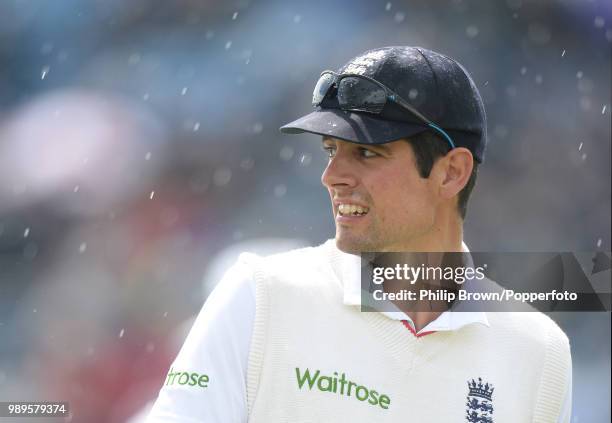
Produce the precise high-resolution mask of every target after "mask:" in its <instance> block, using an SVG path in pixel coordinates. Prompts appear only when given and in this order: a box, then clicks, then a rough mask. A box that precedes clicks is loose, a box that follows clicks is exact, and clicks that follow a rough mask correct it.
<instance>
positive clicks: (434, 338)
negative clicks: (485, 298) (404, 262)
mask: <svg viewBox="0 0 612 423" xmlns="http://www.w3.org/2000/svg"><path fill="white" fill-rule="evenodd" d="M248 260H250V261H251V265H252V266H253V268H254V275H255V280H256V287H257V289H256V295H257V296H256V315H255V323H254V327H253V337H252V339H251V348H250V355H249V364H248V376H247V400H248V407H249V422H253V423H260V422H262V423H263V422H265V423H269V422H291V423H297V422H304V423H305V422H342V421H350V422H406V421H409V422H418V423H425V422H481V423H492V422H495V423H520V422H551V423H552V422H557V421H558V417H559V415H560V414H561V412H562V405H563V401H564V395H565V392H566V391H567V388H568V384H569V383H570V380H569V378H568V374H569V373H570V372H569V369H570V368H571V358H570V350H569V343H568V340H567V337H566V336H565V334H564V333H563V332H562V331H561V330H560V329H559V328H558V326H557V325H556V324H555V323H554V322H553V321H552V320H550V319H549V318H548V317H546V316H545V315H543V314H541V313H487V316H488V321H489V327H486V326H484V325H468V326H464V327H463V328H461V329H459V330H456V331H440V332H435V333H432V334H429V335H426V336H422V337H415V336H406V328H405V326H404V325H403V324H402V323H401V322H399V321H397V320H392V319H389V318H387V317H386V316H384V315H382V314H381V313H375V312H370V313H362V312H360V310H359V307H357V306H352V307H347V306H345V305H343V292H344V289H343V285H342V280H341V278H340V277H339V276H340V275H341V272H342V270H341V268H340V253H339V252H338V250H337V249H336V248H335V246H334V245H333V242H332V243H330V242H328V243H326V244H324V245H323V246H321V247H317V248H307V249H302V250H296V251H293V252H290V253H284V254H281V255H276V256H271V257H268V258H264V259H260V258H257V257H255V256H251V257H250V258H249V259H248Z"/></svg>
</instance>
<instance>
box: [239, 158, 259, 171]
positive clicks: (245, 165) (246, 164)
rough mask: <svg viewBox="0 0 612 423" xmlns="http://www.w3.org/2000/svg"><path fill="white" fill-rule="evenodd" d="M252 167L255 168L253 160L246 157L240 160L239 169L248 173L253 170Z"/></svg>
mask: <svg viewBox="0 0 612 423" xmlns="http://www.w3.org/2000/svg"><path fill="white" fill-rule="evenodd" d="M253 167H255V160H253V159H252V158H250V157H246V158H244V159H242V160H240V169H242V170H244V171H247V172H248V171H249V170H251V169H253Z"/></svg>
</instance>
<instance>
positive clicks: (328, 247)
mask: <svg viewBox="0 0 612 423" xmlns="http://www.w3.org/2000/svg"><path fill="white" fill-rule="evenodd" d="M332 243H333V240H328V241H326V242H324V243H323V244H320V245H318V246H314V247H312V246H311V247H303V248H296V249H293V250H289V251H284V252H282V253H276V254H271V255H267V256H258V255H256V254H251V253H243V254H241V255H240V258H239V262H241V263H242V264H244V265H247V266H249V267H251V268H252V269H253V270H254V271H260V272H265V273H266V274H268V275H273V274H278V273H285V272H291V273H294V274H295V273H296V272H300V271H307V270H309V269H316V268H319V267H321V266H322V265H325V264H326V263H329V260H330V253H331V251H332V249H333V245H332Z"/></svg>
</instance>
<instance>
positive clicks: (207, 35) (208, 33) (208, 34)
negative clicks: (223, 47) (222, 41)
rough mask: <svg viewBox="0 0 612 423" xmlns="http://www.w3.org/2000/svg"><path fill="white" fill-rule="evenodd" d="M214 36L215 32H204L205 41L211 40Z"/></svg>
mask: <svg viewBox="0 0 612 423" xmlns="http://www.w3.org/2000/svg"><path fill="white" fill-rule="evenodd" d="M214 36H215V31H211V30H208V31H206V35H205V36H204V37H205V38H206V39H207V40H212V39H213V37H214Z"/></svg>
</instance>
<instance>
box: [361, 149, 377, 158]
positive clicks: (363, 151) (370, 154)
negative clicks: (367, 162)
mask: <svg viewBox="0 0 612 423" xmlns="http://www.w3.org/2000/svg"><path fill="white" fill-rule="evenodd" d="M359 152H360V154H361V155H362V156H363V157H365V158H371V157H377V156H378V154H377V153H375V152H373V151H372V150H368V149H367V148H360V149H359Z"/></svg>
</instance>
